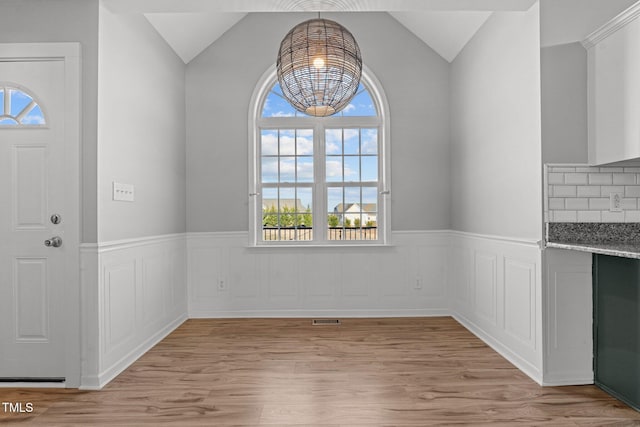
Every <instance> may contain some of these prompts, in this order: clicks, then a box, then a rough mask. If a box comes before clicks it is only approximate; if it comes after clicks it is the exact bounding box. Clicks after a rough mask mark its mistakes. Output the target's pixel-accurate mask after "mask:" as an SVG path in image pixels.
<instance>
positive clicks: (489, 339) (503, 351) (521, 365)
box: [453, 314, 543, 385]
mask: <svg viewBox="0 0 640 427" xmlns="http://www.w3.org/2000/svg"><path fill="white" fill-rule="evenodd" d="M453 318H454V319H456V321H458V322H459V323H460V324H461V325H462V326H464V327H465V328H467V329H468V330H469V332H471V333H472V334H474V335H475V336H476V337H478V338H480V339H481V340H482V341H484V343H485V344H487V345H488V346H489V347H491V348H492V349H493V350H495V351H496V353H498V354H499V355H500V356H502V357H504V358H505V359H507V360H508V361H509V362H511V363H512V364H513V365H514V366H515V367H516V368H518V369H520V370H521V371H522V372H524V373H525V374H526V375H527V376H528V377H529V378H531V379H532V380H534V381H535V382H536V383H538V384H540V385H543V382H542V374H541V373H540V370H539V369H537V368H536V367H535V366H533V365H531V364H530V363H529V362H528V361H527V360H525V359H523V358H522V357H520V356H518V355H517V354H516V353H514V352H513V351H511V349H509V348H508V347H507V346H505V345H504V344H503V343H501V342H500V341H498V340H496V339H495V338H494V337H493V336H491V335H490V334H488V333H486V332H485V331H484V330H482V328H480V327H478V326H477V325H475V324H474V323H473V322H471V321H469V320H468V319H466V318H465V317H464V316H461V315H459V314H453Z"/></svg>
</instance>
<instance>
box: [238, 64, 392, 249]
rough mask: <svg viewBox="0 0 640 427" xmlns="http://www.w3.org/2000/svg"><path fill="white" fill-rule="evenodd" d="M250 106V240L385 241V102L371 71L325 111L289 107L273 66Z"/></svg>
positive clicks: (297, 242)
mask: <svg viewBox="0 0 640 427" xmlns="http://www.w3.org/2000/svg"><path fill="white" fill-rule="evenodd" d="M365 68H366V67H365ZM251 105H252V108H251V110H250V117H249V128H250V131H249V132H250V135H249V139H250V146H249V152H250V159H249V162H250V164H249V170H250V177H249V178H250V179H249V185H250V188H249V207H250V212H249V217H250V240H251V242H250V243H251V245H256V246H261V245H273V246H277V245H300V246H308V245H371V244H374V245H375V244H377V245H380V244H382V245H384V244H388V243H389V239H388V234H389V224H390V217H389V204H390V200H389V198H390V182H389V177H390V171H389V136H388V129H389V125H388V121H389V119H388V107H387V104H386V100H385V98H384V95H383V92H382V88H381V87H380V84H379V83H378V82H377V80H376V79H375V78H374V77H373V76H372V74H371V73H369V72H368V70H366V69H365V71H364V72H363V78H362V81H361V84H360V86H359V88H358V92H357V93H356V96H355V97H354V98H353V100H352V101H351V103H350V104H349V105H348V106H347V107H346V108H345V109H344V110H342V111H341V112H338V113H336V114H335V115H333V116H329V117H312V116H308V115H306V114H304V113H301V112H299V111H297V110H295V109H294V108H293V107H292V106H291V105H290V104H289V103H288V102H287V101H286V100H285V98H284V97H283V95H282V91H281V89H280V86H279V84H278V82H277V79H276V75H275V71H270V72H267V73H266V74H265V75H264V76H263V78H262V79H261V83H259V84H258V86H257V88H256V91H255V92H254V96H253V99H252V104H251Z"/></svg>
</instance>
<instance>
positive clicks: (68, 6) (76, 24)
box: [0, 0, 98, 243]
mask: <svg viewBox="0 0 640 427" xmlns="http://www.w3.org/2000/svg"><path fill="white" fill-rule="evenodd" d="M0 41H1V42H2V43H22V42H32V43H37V42H80V43H81V45H82V224H81V232H82V236H81V240H82V242H87V243H94V242H96V241H97V231H98V229H97V218H98V217H97V194H96V188H97V183H96V178H97V172H96V170H97V152H96V147H97V112H96V111H97V96H98V85H97V80H98V0H8V1H3V2H1V3H0Z"/></svg>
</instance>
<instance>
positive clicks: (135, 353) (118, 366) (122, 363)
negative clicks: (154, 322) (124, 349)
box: [80, 314, 187, 390]
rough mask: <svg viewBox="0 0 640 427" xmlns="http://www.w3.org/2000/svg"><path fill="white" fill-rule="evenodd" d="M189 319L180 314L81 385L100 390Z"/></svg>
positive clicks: (83, 387)
mask: <svg viewBox="0 0 640 427" xmlns="http://www.w3.org/2000/svg"><path fill="white" fill-rule="evenodd" d="M186 320H187V315H186V314H183V315H180V316H179V317H178V318H177V319H175V320H174V321H172V322H171V323H169V324H168V325H166V326H165V327H164V328H162V329H161V330H159V331H158V332H157V333H156V334H154V335H153V336H151V337H149V338H148V339H147V340H145V341H144V342H142V343H140V345H138V346H137V347H136V348H135V349H133V350H132V351H131V352H129V354H127V355H126V356H125V357H123V358H122V359H120V360H119V361H118V362H117V363H115V364H114V365H113V366H111V367H109V369H107V370H106V371H105V372H102V373H100V375H99V376H98V377H96V378H87V379H86V380H87V382H86V383H85V382H83V383H82V385H81V386H80V389H82V390H100V389H101V388H103V387H104V386H105V385H107V384H108V383H109V382H111V381H112V380H113V379H114V378H115V377H117V376H118V375H120V374H121V373H122V372H123V371H124V370H125V369H127V368H128V367H129V366H131V365H132V364H133V363H134V362H135V361H136V360H138V359H139V358H140V357H141V356H142V355H144V354H145V353H146V352H147V351H149V350H151V349H152V348H153V347H154V346H155V345H156V344H158V343H159V342H160V341H162V340H163V339H164V338H165V337H167V335H169V334H170V333H171V332H173V331H174V330H176V329H177V328H178V327H179V326H180V325H182V324H183V323H184V322H185V321H186Z"/></svg>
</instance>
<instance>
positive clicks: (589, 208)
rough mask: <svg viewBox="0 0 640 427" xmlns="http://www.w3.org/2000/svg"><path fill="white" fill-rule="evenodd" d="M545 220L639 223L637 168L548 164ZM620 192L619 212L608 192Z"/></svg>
mask: <svg viewBox="0 0 640 427" xmlns="http://www.w3.org/2000/svg"><path fill="white" fill-rule="evenodd" d="M545 175H546V176H545V180H546V181H545V183H546V185H545V189H546V194H545V220H546V221H548V222H594V223H595V222H600V223H606V222H640V168H639V167H604V166H603V167H592V166H588V165H547V166H546V174H545ZM612 193H613V194H615V193H617V194H620V196H621V199H620V208H621V209H622V210H621V211H615V210H611V209H610V208H611V202H610V195H611V194H612Z"/></svg>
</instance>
